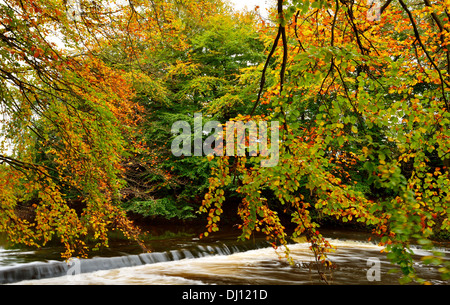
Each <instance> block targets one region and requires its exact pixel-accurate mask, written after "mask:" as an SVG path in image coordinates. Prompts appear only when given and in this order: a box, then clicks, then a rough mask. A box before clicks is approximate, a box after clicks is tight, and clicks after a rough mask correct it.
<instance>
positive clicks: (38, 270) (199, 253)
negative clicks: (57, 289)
mask: <svg viewBox="0 0 450 305" xmlns="http://www.w3.org/2000/svg"><path fill="white" fill-rule="evenodd" d="M267 246H268V243H267V242H265V241H256V242H255V243H234V244H233V243H232V244H228V245H227V244H225V243H220V244H218V245H196V246H192V247H189V248H181V249H176V250H167V251H162V252H151V253H142V254H138V255H124V256H115V257H94V258H88V259H79V260H76V263H77V264H79V266H77V268H73V269H72V270H70V268H72V267H73V261H72V263H71V262H65V261H48V262H33V263H26V264H20V265H18V266H6V267H0V284H11V283H16V282H20V281H24V280H36V279H45V278H52V277H60V276H65V275H68V274H71V275H73V274H74V272H75V274H76V273H89V272H95V271H100V270H110V269H118V268H124V267H134V266H140V265H147V264H154V263H161V262H168V261H178V260H182V259H190V258H200V257H206V256H215V255H230V254H233V253H239V252H245V251H248V250H252V249H260V248H263V247H267ZM75 269H76V271H74V270H75Z"/></svg>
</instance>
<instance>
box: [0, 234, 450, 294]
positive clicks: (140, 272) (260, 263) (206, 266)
mask: <svg viewBox="0 0 450 305" xmlns="http://www.w3.org/2000/svg"><path fill="white" fill-rule="evenodd" d="M169 233H170V232H169ZM323 235H324V236H326V237H328V238H329V240H330V241H331V244H333V245H334V246H336V251H335V252H334V253H330V254H329V258H330V260H331V261H333V262H334V263H336V266H337V267H336V269H334V270H332V271H331V270H327V271H326V273H325V275H326V281H327V282H328V283H330V284H336V285H348V284H350V285H368V284H384V285H386V284H387V285H391V284H398V283H399V282H398V279H399V277H400V275H399V273H393V272H392V270H395V269H396V267H395V266H393V265H391V264H390V263H389V262H388V260H387V259H386V254H385V253H382V249H383V248H382V247H380V246H378V245H377V244H376V243H373V242H369V241H368V235H367V234H365V233H361V232H349V231H340V230H325V231H323ZM196 236H197V235H195V234H194V235H192V234H185V235H184V236H180V234H165V236H161V237H160V238H159V239H156V240H153V241H151V242H150V246H151V247H152V249H153V251H152V253H140V251H139V249H138V248H137V247H135V246H134V245H133V244H130V243H128V242H124V241H117V242H112V243H111V247H110V248H109V249H106V250H103V251H101V252H99V253H95V255H97V256H95V257H91V258H88V259H82V260H77V259H75V260H72V261H69V262H64V261H62V260H61V259H60V258H59V253H60V250H61V249H59V248H56V247H46V248H43V249H40V250H27V249H25V250H24V249H11V248H5V247H4V246H1V244H0V283H1V284H19V285H34V284H37V285H55V284H56V285H65V284H68V285H78V284H79V285H91V284H93V285H102V284H125V285H153V284H154V285H204V284H219V285H248V284H250V285H311V284H324V283H325V282H324V280H323V279H321V278H320V276H319V273H318V272H317V270H315V268H314V265H313V264H310V263H311V262H313V261H314V257H313V255H312V253H311V251H310V250H309V244H307V243H302V242H300V243H293V244H291V245H289V249H290V251H291V256H292V258H293V259H294V261H295V264H294V265H290V264H288V263H287V262H286V260H285V259H282V258H280V256H282V255H283V251H282V249H278V250H274V249H273V248H272V247H270V246H269V245H268V244H267V243H266V242H265V241H264V239H262V238H255V239H254V240H251V241H247V242H238V241H237V239H236V235H235V234H231V233H222V234H217V235H216V236H215V237H213V238H208V239H205V240H199V239H198V238H197V237H196ZM440 250H441V252H443V253H444V255H445V257H446V259H448V255H449V253H450V248H448V247H442V248H440ZM414 252H415V258H416V263H415V266H416V268H417V272H418V274H419V276H420V277H422V278H424V279H426V280H427V281H429V282H431V283H432V284H444V285H448V284H449V281H443V280H441V278H440V276H439V273H438V271H437V269H438V267H430V266H424V265H422V264H421V261H420V260H421V257H424V256H427V255H430V253H429V252H427V251H425V250H422V249H420V248H419V247H415V248H414ZM311 267H312V268H311Z"/></svg>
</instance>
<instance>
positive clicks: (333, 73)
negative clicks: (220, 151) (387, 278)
mask: <svg viewBox="0 0 450 305" xmlns="http://www.w3.org/2000/svg"><path fill="white" fill-rule="evenodd" d="M379 8H380V11H379V12H380V14H379V19H377V18H375V19H373V18H368V16H369V17H371V16H372V15H371V14H372V12H371V10H372V9H373V8H371V7H368V6H367V3H366V1H365V0H351V1H347V0H335V1H331V0H319V1H308V0H302V1H298V0H294V1H282V0H278V1H273V8H272V10H271V15H270V19H265V18H263V17H261V16H259V15H258V14H256V12H249V13H239V12H234V11H233V10H232V9H231V7H230V6H229V5H227V4H226V3H224V2H223V1H219V0H203V1H191V0H187V1H169V0H167V1H162V0H155V1H144V0H142V1H141V0H133V1H60V0H51V1H43V0H27V1H21V0H5V1H2V2H1V3H0V57H1V62H0V82H1V84H0V98H1V100H0V113H1V115H0V120H1V121H0V122H1V125H0V127H1V128H2V129H1V135H2V137H1V138H0V139H1V141H2V142H0V163H1V164H0V169H1V170H0V190H1V191H0V231H5V232H7V233H8V235H9V237H10V239H11V240H12V241H13V242H16V243H23V244H26V245H32V246H42V245H45V244H46V243H48V242H49V241H51V240H58V241H60V242H61V243H62V244H63V245H64V246H65V249H66V250H65V253H63V256H64V257H71V256H74V255H86V254H87V251H88V250H89V246H88V244H87V239H88V237H92V236H93V237H94V240H95V245H94V246H93V247H94V248H98V247H100V246H105V245H108V232H109V231H110V230H111V229H119V230H121V231H122V232H123V233H124V234H125V235H126V236H128V237H130V238H133V239H135V240H137V241H138V242H139V243H140V244H141V245H142V246H143V247H145V245H144V244H143V242H142V241H141V237H140V232H139V229H138V228H136V227H135V226H134V225H133V224H132V222H131V221H130V220H128V218H127V215H126V211H131V212H134V213H140V214H142V215H144V216H154V215H159V216H161V215H162V216H164V217H167V218H170V217H179V218H182V219H187V218H193V217H196V213H195V211H197V210H199V212H200V213H204V214H205V215H204V216H205V218H206V222H207V226H206V231H205V233H203V236H208V235H209V234H212V233H214V232H217V231H218V230H219V223H220V221H221V220H222V219H223V218H224V211H225V210H226V209H227V202H229V200H230V198H233V200H236V198H237V199H238V200H239V202H240V204H239V207H238V210H237V215H238V216H239V218H240V219H241V222H240V223H239V224H238V225H239V228H240V229H241V230H242V235H241V238H243V239H245V238H251V236H252V234H253V233H254V232H262V233H264V234H266V235H267V238H268V240H270V241H271V242H272V243H273V245H274V246H275V247H278V246H279V245H280V244H281V245H285V246H287V244H288V241H289V238H290V237H292V236H289V235H288V233H287V230H286V223H284V220H285V219H286V218H288V219H290V220H291V224H293V226H294V228H295V231H294V233H293V237H298V236H306V238H307V240H308V241H309V242H310V243H311V249H312V250H313V252H314V254H315V258H316V260H317V263H318V264H323V266H325V267H327V266H328V267H329V266H331V263H330V262H328V261H327V257H326V254H327V252H328V251H331V250H332V248H333V247H332V245H331V244H330V243H329V242H328V241H327V240H326V239H324V238H323V236H322V235H321V233H320V225H321V223H322V222H323V220H324V219H327V220H330V219H332V220H333V221H337V222H339V223H341V224H352V225H355V226H360V227H364V228H366V229H369V230H371V231H372V232H373V233H374V235H375V236H376V237H378V238H379V239H380V244H381V245H383V246H386V252H387V253H388V254H387V255H388V257H389V259H391V260H392V262H394V263H396V264H398V265H399V266H400V268H401V271H402V273H403V275H404V277H403V281H405V282H408V281H411V280H417V281H421V280H420V279H418V278H417V277H416V276H415V271H414V257H413V251H412V249H411V245H412V244H413V243H418V244H420V245H421V246H423V247H425V248H426V249H430V250H432V249H433V248H432V247H433V240H435V239H436V238H438V237H441V238H442V237H445V236H447V238H448V234H449V233H448V232H449V230H450V223H449V214H450V205H449V202H450V197H449V196H450V195H449V194H450V173H449V170H450V169H449V167H450V161H449V160H450V156H449V154H450V128H449V127H450V126H449V125H450V112H449V110H450V108H449V107H450V49H449V48H450V47H449V44H450V26H449V25H450V22H449V18H450V3H449V2H448V1H447V0H438V1H429V0H423V1H415V0H411V1H410V0H408V1H406V0H398V1H391V0H387V1H386V2H383V3H381V4H380V6H379ZM195 112H204V113H205V114H207V115H208V116H209V118H210V119H211V120H220V121H223V122H225V121H226V120H237V119H240V120H244V121H245V120H254V121H260V120H264V121H269V122H270V121H275V120H276V121H279V122H280V135H281V137H280V139H282V141H281V142H280V160H279V163H278V165H277V166H276V167H269V168H264V167H261V166H260V163H261V157H250V156H247V157H228V156H224V157H216V158H212V157H209V158H206V157H205V158H176V157H174V156H173V155H172V154H171V152H170V141H171V139H172V137H173V135H172V134H171V133H170V126H171V124H172V123H173V122H175V121H177V120H186V121H192V117H193V114H194V113H195ZM24 211H29V212H27V213H24ZM281 214H283V216H282V215H281ZM286 257H287V258H288V259H289V250H288V248H287V250H286ZM425 263H430V264H436V265H439V266H440V268H439V271H440V272H441V273H442V276H443V277H444V278H448V277H449V269H448V268H449V266H448V262H445V260H443V259H442V254H441V253H439V252H438V251H433V255H432V256H429V257H426V258H425Z"/></svg>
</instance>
